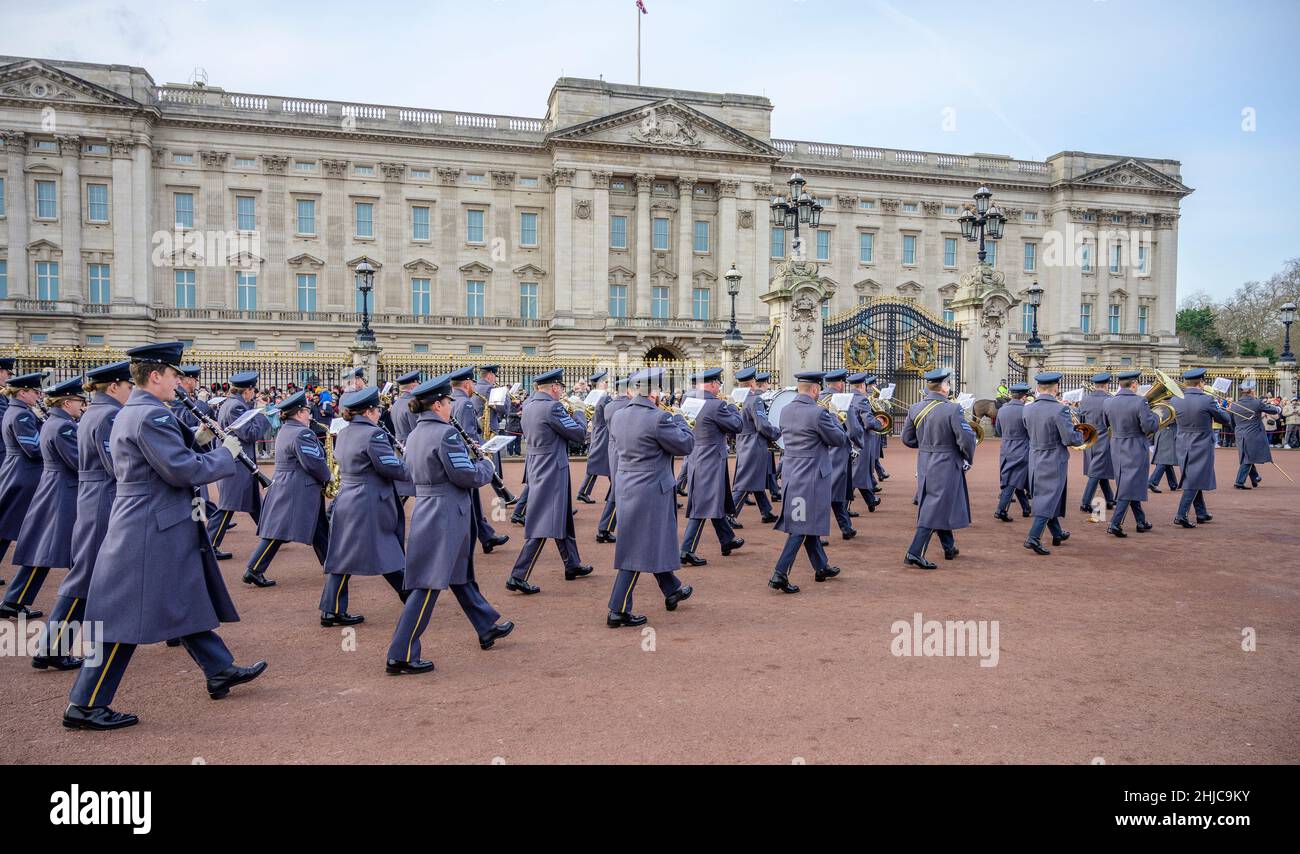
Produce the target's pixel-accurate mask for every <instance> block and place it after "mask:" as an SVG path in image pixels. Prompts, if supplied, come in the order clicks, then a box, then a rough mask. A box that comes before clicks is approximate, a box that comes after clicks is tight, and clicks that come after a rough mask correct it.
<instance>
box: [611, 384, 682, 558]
mask: <svg viewBox="0 0 1300 854" xmlns="http://www.w3.org/2000/svg"><path fill="white" fill-rule="evenodd" d="M627 379H628V378H627V377H626V376H624V377H616V378H615V379H614V392H615V393H614V394H613V395H611V396H610V397H608V398H606V399H605V400H602V401H601V402H600V403H598V404H596V408H597V409H598V410H603V413H602V418H603V419H604V422H605V440H606V442H605V459H606V467H607V468H608V470H609V491H608V492H606V493H605V506H604V507H603V508H602V509H601V511H600V521H599V522H598V523H597V524H596V542H598V543H612V542H615V541H616V539H617V538H616V537H615V535H614V529H615V527H617V525H618V495H617V493H616V491H615V489H614V481H615V480H616V479H617V477H618V450H617V448H616V447H615V445H614V434H613V433H612V432H610V430H609V425H610V423H611V419H613V417H614V414H615V413H617V412H618V411H620V410H621V409H623V407H625V406H627V405H628V404H629V403H631V402H632V395H633V391H632V389H631V388H629V386H628V383H627ZM668 468H669V469H670V470H671V469H672V461H671V460H670V461H669V463H668ZM673 539H674V540H675V539H676V535H675V534H674V536H673Z"/></svg>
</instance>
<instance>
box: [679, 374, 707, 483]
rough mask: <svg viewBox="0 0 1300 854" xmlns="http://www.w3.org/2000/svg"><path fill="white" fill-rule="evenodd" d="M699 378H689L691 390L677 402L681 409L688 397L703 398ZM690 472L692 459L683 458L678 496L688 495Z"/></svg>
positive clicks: (684, 393) (693, 376)
mask: <svg viewBox="0 0 1300 854" xmlns="http://www.w3.org/2000/svg"><path fill="white" fill-rule="evenodd" d="M697 376H698V375H696V374H692V375H691V376H690V377H689V380H690V383H691V387H690V388H689V389H687V390H686V391H683V392H682V393H681V394H680V395H679V397H678V400H677V404H676V405H677V406H678V407H679V408H680V407H681V405H682V403H683V402H684V401H685V400H686V399H687V398H688V397H703V395H702V394H700V390H699V388H697V387H696V386H697V382H698V380H697ZM690 472H691V458H690V457H683V458H682V467H681V469H680V470H678V472H677V483H676V485H675V488H676V490H677V494H678V495H681V496H683V497H684V496H685V495H686V480H687V478H688V477H689V476H690Z"/></svg>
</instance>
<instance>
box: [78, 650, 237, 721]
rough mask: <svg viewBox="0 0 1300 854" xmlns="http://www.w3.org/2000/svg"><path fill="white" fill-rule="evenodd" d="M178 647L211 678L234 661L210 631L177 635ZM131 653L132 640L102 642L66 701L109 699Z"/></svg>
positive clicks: (103, 701) (84, 702)
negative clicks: (96, 659)
mask: <svg viewBox="0 0 1300 854" xmlns="http://www.w3.org/2000/svg"><path fill="white" fill-rule="evenodd" d="M181 646H183V647H185V651H186V652H188V653H189V654H190V658H192V659H194V662H195V663H196V664H198V666H199V667H200V668H202V669H203V675H204V676H206V677H207V678H209V679H211V678H213V677H214V676H216V675H218V674H219V673H221V672H222V671H223V670H225V669H226V668H228V667H230V666H231V665H232V664H234V663H235V657H234V656H233V655H231V654H230V650H229V649H227V648H226V644H225V642H223V641H222V640H221V637H220V636H219V635H218V634H217V633H216V632H213V631H207V632H197V633H196V634H192V635H186V636H185V637H183V638H181ZM134 653H135V644H133V643H110V642H107V641H105V642H104V643H103V648H102V649H100V650H99V656H100V661H99V663H98V664H95V665H91V663H90V662H89V661H87V662H86V664H85V665H84V666H82V668H81V672H80V673H78V674H77V681H76V683H75V684H73V686H72V693H71V694H69V695H68V702H70V703H72V704H73V705H75V706H87V707H90V708H98V707H100V706H107V705H109V704H110V703H112V702H113V697H114V696H115V695H116V694H117V686H118V685H119V684H121V682H122V674H124V673H125V672H126V666H127V665H128V664H130V663H131V656H132V655H133V654H134Z"/></svg>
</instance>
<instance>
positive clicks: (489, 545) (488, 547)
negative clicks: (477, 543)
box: [483, 534, 510, 555]
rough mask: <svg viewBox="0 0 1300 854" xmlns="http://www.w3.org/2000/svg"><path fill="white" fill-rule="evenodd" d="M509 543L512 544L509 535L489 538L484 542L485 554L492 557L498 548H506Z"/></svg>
mask: <svg viewBox="0 0 1300 854" xmlns="http://www.w3.org/2000/svg"><path fill="white" fill-rule="evenodd" d="M508 542H510V536H509V535H508V534H497V535H496V536H494V537H488V538H487V539H486V540H484V541H483V554H485V555H490V554H492V550H493V549H494V548H496V547H497V546H504V545H505V544H506V543H508Z"/></svg>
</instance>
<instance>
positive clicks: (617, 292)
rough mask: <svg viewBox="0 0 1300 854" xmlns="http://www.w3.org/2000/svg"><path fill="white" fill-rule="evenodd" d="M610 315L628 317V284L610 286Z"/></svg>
mask: <svg viewBox="0 0 1300 854" xmlns="http://www.w3.org/2000/svg"><path fill="white" fill-rule="evenodd" d="M609 316H610V317H627V285H610V286H609Z"/></svg>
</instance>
